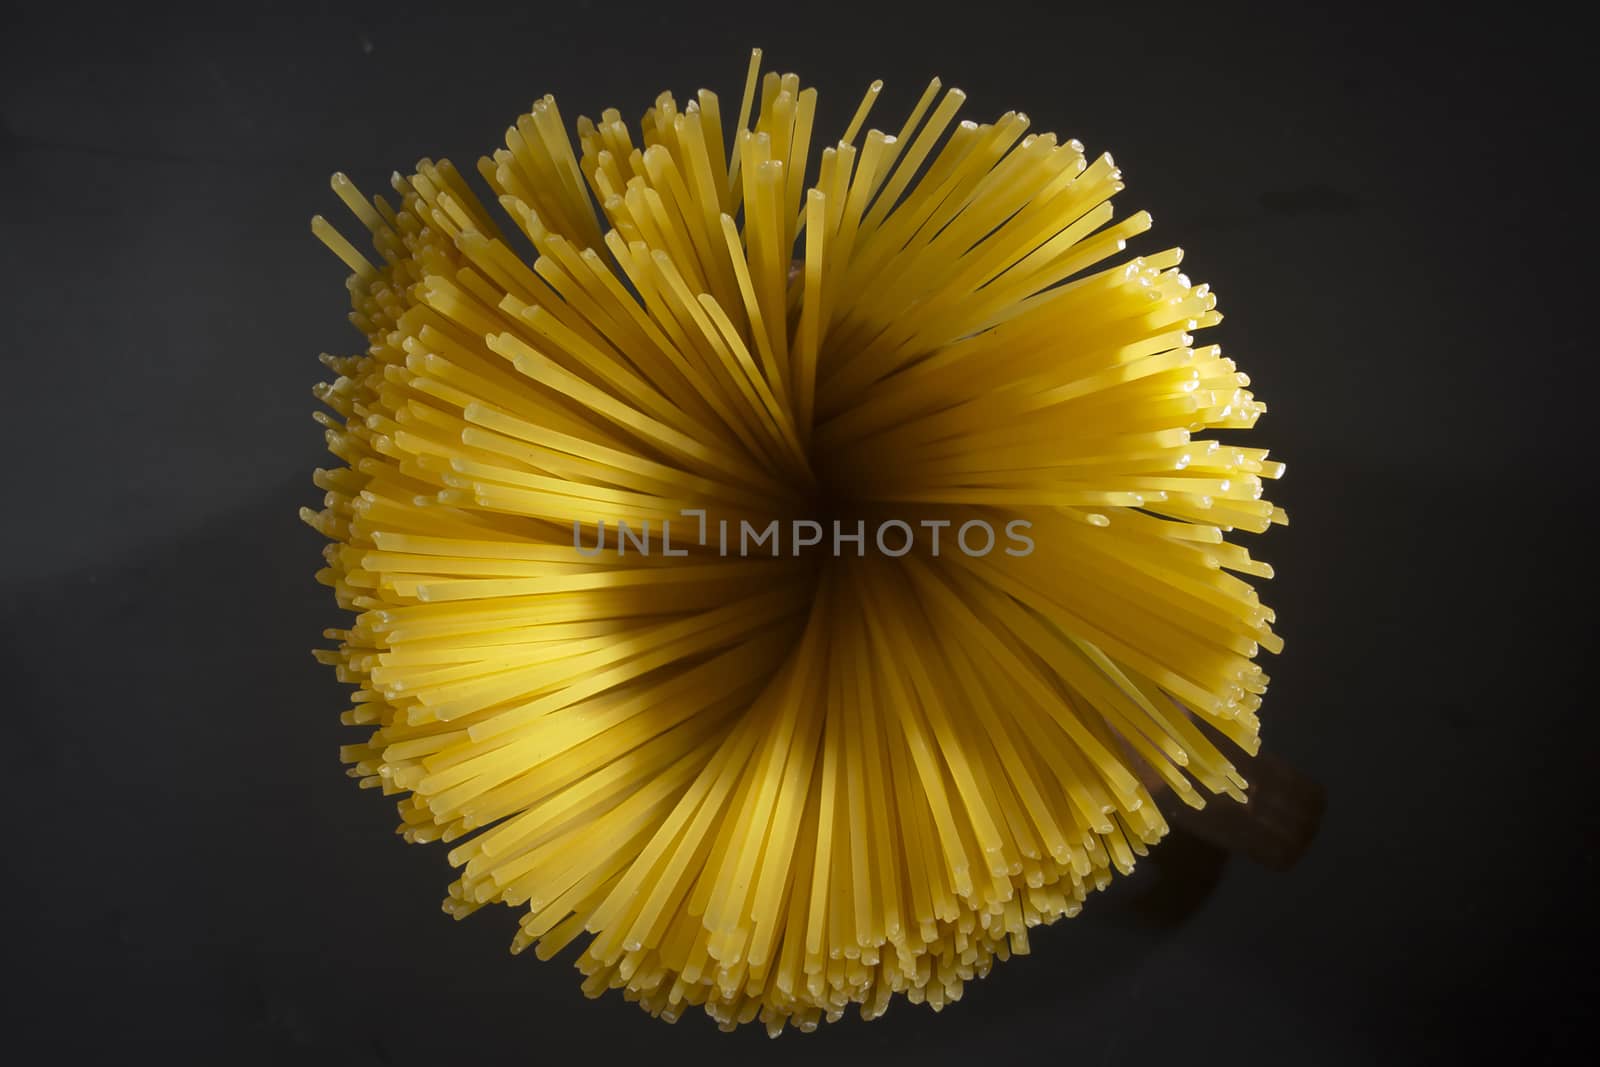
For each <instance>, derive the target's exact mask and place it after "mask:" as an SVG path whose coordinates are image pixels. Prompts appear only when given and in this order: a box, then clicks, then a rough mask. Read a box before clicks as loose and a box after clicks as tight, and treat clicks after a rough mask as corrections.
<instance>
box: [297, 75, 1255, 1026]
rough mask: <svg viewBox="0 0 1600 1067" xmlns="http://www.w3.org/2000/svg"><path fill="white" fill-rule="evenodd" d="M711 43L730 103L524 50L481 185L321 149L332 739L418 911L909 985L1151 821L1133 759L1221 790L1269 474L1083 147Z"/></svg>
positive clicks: (1201, 310)
mask: <svg viewBox="0 0 1600 1067" xmlns="http://www.w3.org/2000/svg"><path fill="white" fill-rule="evenodd" d="M760 59H761V55H760V52H759V51H758V52H756V53H755V55H754V56H753V57H752V59H751V63H750V66H749V73H748V77H747V79H746V82H745V85H744V89H743V93H742V96H741V97H740V99H739V103H738V106H737V109H736V110H734V109H730V111H731V112H733V114H732V119H731V121H729V120H728V118H727V117H725V116H724V112H723V108H722V103H721V102H720V101H719V99H718V97H717V96H716V95H715V94H714V93H711V92H708V91H705V90H701V91H699V92H698V93H696V94H695V95H694V96H693V97H691V98H688V99H685V100H681V101H680V100H678V99H676V98H675V97H673V96H672V95H671V94H670V93H663V94H662V95H660V96H659V97H657V98H656V100H655V102H654V104H653V106H651V107H650V108H649V109H648V110H646V111H645V112H644V115H643V117H642V118H641V119H640V121H639V122H638V124H637V125H636V126H634V127H630V126H629V125H628V124H627V123H625V122H624V121H623V118H622V116H621V114H620V113H618V112H617V111H614V110H607V111H604V112H602V113H601V114H600V117H599V118H598V119H589V118H582V117H580V118H578V120H577V122H576V124H575V127H574V128H573V133H572V134H569V132H568V127H567V124H566V122H565V120H564V119H563V117H562V115H561V112H560V111H559V110H558V108H557V106H556V102H555V100H554V99H553V98H551V97H548V96H547V97H545V98H543V99H542V100H539V101H537V102H536V103H534V105H533V106H532V108H531V110H530V111H529V112H528V113H527V114H525V115H523V116H521V117H520V118H518V119H517V120H516V122H515V123H514V124H513V125H512V126H511V127H510V128H509V129H508V130H507V131H506V136H505V145H504V147H502V148H499V149H496V150H495V151H494V152H493V153H492V154H491V155H490V156H487V157H485V158H483V159H480V160H479V161H478V163H477V168H476V169H477V176H476V177H477V178H478V179H480V180H481V183H482V184H481V185H478V184H477V183H476V182H474V181H472V180H470V179H469V177H468V176H467V175H466V174H463V173H462V172H461V171H459V170H458V169H457V168H456V167H454V166H453V165H451V163H449V162H448V161H446V160H437V161H434V160H428V159H424V160H422V161H421V162H420V163H418V164H417V166H416V168H415V170H414V172H413V173H411V174H409V175H406V176H402V175H400V174H396V175H395V176H394V177H393V179H392V182H391V184H392V186H393V189H392V193H387V194H384V195H377V196H370V197H369V196H368V195H366V194H365V193H363V192H360V191H358V190H357V188H356V186H355V185H354V184H353V183H352V182H351V181H350V180H349V179H348V178H346V177H345V176H343V175H335V176H334V178H333V190H334V192H335V193H336V194H337V195H338V197H339V199H340V200H342V201H343V203H344V205H345V206H346V207H347V208H348V209H349V211H350V213H351V215H352V216H353V219H354V222H355V223H356V227H355V228H356V229H357V230H359V231H361V232H362V241H361V242H360V245H359V246H358V243H357V242H353V241H351V240H349V239H347V238H346V237H345V236H343V235H342V234H341V232H340V230H339V229H337V228H335V227H334V226H333V225H332V224H330V223H329V222H327V221H326V220H324V219H322V218H320V217H319V218H317V219H315V220H313V223H312V228H313V230H314V232H315V233H316V235H317V236H318V237H319V238H321V239H322V241H323V242H324V243H325V244H327V246H328V247H329V248H330V249H332V250H333V252H334V253H336V254H337V255H338V257H339V258H340V259H341V260H342V261H343V262H344V264H345V265H346V266H347V267H348V268H349V270H350V271H351V274H350V276H349V278H348V282H347V288H348V289H349V293H350V298H351V303H352V307H353V311H352V313H351V316H350V319H351V321H352V322H353V323H354V324H355V326H356V327H357V329H359V330H360V331H361V333H362V334H364V335H365V337H366V347H365V348H364V349H363V350H361V351H360V352H357V353H355V354H353V355H345V356H324V357H323V362H324V363H325V364H326V366H327V367H328V368H329V370H330V372H331V376H332V380H331V381H329V382H327V383H324V384H322V385H319V386H318V387H317V388H316V390H315V392H316V396H317V397H318V398H319V399H320V400H321V401H322V403H323V404H324V405H325V406H326V408H327V409H328V412H319V414H318V418H319V420H320V421H321V422H322V424H323V426H324V427H325V430H326V436H327V442H328V448H329V450H330V451H331V452H332V454H333V455H334V456H335V457H336V458H337V460H338V464H337V465H335V466H331V467H330V468H329V469H326V470H319V471H317V472H316V475H315V481H316V484H317V485H318V486H319V487H320V488H321V489H322V490H323V491H324V492H325V494H326V496H325V498H324V503H323V507H322V508H321V509H320V510H315V511H314V510H311V509H306V510H305V511H304V517H305V519H306V521H307V522H309V523H310V524H311V525H312V526H314V527H315V528H316V529H318V530H319V531H321V532H322V533H323V534H324V535H326V536H327V538H328V541H329V543H328V545H327V548H326V551H325V557H326V566H325V567H324V569H323V570H321V571H320V572H319V578H320V580H322V581H323V582H325V583H326V584H327V585H329V586H331V587H332V589H333V590H334V593H335V596H336V598H337V601H338V604H339V605H340V606H341V607H342V608H344V609H346V610H347V611H348V612H350V613H351V615H352V621H351V622H350V623H349V624H348V628H346V629H339V630H331V631H328V632H327V634H326V637H327V638H328V639H329V641H330V642H332V643H334V644H335V645H336V647H335V648H332V649H330V650H328V651H325V652H319V653H318V655H319V658H321V659H322V660H324V661H325V662H327V663H329V664H331V665H332V666H333V667H334V668H335V670H336V672H337V675H338V677H339V679H340V680H341V681H343V682H347V683H349V684H350V685H352V686H353V687H354V690H353V701H352V703H351V706H350V708H349V710H348V711H346V712H345V713H344V715H343V719H344V721H345V722H346V723H347V724H348V725H350V726H352V727H358V728H362V729H363V731H364V732H363V734H362V736H363V737H364V740H360V741H358V742H357V743H355V744H351V745H349V746H347V747H346V748H345V749H344V750H343V752H342V756H343V759H344V761H345V762H346V763H347V764H348V766H349V772H350V774H351V775H352V776H353V777H355V778H357V779H359V781H360V785H361V786H362V787H363V788H372V789H377V790H380V791H382V792H383V793H384V794H387V795H391V796H394V797H396V798H398V805H399V812H400V833H401V834H402V836H403V837H404V838H405V840H407V841H416V842H433V841H437V842H443V843H444V846H445V847H446V848H447V849H448V852H447V855H448V859H449V863H450V864H451V866H452V867H453V868H454V869H455V872H456V877H455V881H454V882H453V883H451V885H450V887H449V892H448V896H447V897H446V899H445V901H444V909H445V911H446V912H448V913H449V914H450V915H452V916H455V917H456V918H462V917H464V916H467V915H469V914H471V913H473V912H475V911H477V910H478V909H480V908H482V907H484V906H485V905H488V904H503V905H507V906H509V907H511V908H512V909H515V911H516V913H517V914H518V915H519V916H520V919H519V925H518V928H517V932H516V934H515V937H514V938H513V940H512V950H513V951H514V952H521V951H523V950H524V949H528V948H532V949H533V950H534V953H535V954H536V955H537V956H539V957H540V958H549V957H551V956H554V955H555V954H557V953H559V952H561V951H562V950H563V949H565V948H567V947H568V946H574V948H575V950H576V951H577V952H578V956H577V965H578V968H579V969H580V971H581V972H582V974H583V976H584V979H583V989H584V991H585V992H586V993H589V994H590V995H599V994H600V993H602V992H603V991H604V990H607V989H620V990H621V991H622V993H623V995H624V996H626V997H627V998H628V999H630V1000H633V1001H636V1002H637V1003H638V1004H640V1005H641V1006H642V1007H644V1008H645V1009H646V1010H647V1011H649V1012H650V1013H651V1014H653V1015H656V1016H659V1017H661V1018H663V1019H666V1020H669V1021H670V1020H675V1019H677V1018H678V1017H679V1016H680V1015H681V1014H682V1013H683V1012H684V1011H685V1010H686V1009H688V1008H690V1007H698V1008H702V1009H703V1010H704V1011H705V1012H707V1013H708V1014H709V1015H711V1016H712V1017H713V1018H714V1019H715V1020H716V1021H717V1022H718V1023H719V1024H720V1025H722V1026H723V1027H724V1028H731V1027H733V1026H736V1025H737V1024H740V1023H745V1022H751V1021H755V1020H759V1021H760V1022H761V1023H762V1024H764V1025H765V1026H766V1027H767V1029H768V1030H769V1031H771V1032H773V1033H777V1032H778V1031H780V1030H781V1029H782V1028H783V1027H784V1026H785V1025H790V1024H792V1025H794V1026H796V1027H798V1028H800V1029H802V1030H809V1029H811V1028H813V1027H815V1026H816V1025H817V1024H818V1023H819V1021H821V1020H824V1019H827V1020H832V1019H836V1018H838V1017H839V1016H840V1014H841V1013H842V1012H844V1011H845V1010H846V1009H847V1008H848V1007H849V1006H850V1005H858V1006H859V1010H860V1012H861V1014H862V1015H863V1016H865V1017H868V1018H872V1017H876V1016H877V1015H879V1014H881V1013H882V1012H883V1011H884V1010H885V1009H886V1008H887V1007H888V1006H889V1004H890V1002H891V1001H892V1000H893V998H894V997H895V996H896V995H897V994H903V995H904V996H905V997H906V999H908V1000H910V1001H912V1002H914V1003H922V1002H926V1003H927V1004H929V1005H931V1006H932V1007H933V1008H935V1009H939V1008H942V1007H943V1006H945V1005H947V1004H949V1003H950V1002H952V1001H955V1000H958V999H959V998H960V997H961V994H962V990H963V988H964V984H965V983H966V982H968V981H971V980H973V979H976V978H979V977H982V976H983V975H985V974H987V973H988V971H989V970H990V968H991V966H992V965H993V964H994V962H995V961H996V960H997V959H998V960H1004V959H1006V958H1008V956H1009V955H1010V954H1011V953H1021V952H1026V951H1028V948H1029V931H1030V930H1031V929H1032V928H1033V927H1035V926H1037V925H1039V924H1041V923H1049V922H1053V921H1054V920H1056V919H1058V918H1060V917H1062V916H1072V915H1076V914H1077V913H1078V911H1079V910H1080V908H1081V907H1082V905H1083V903H1084V901H1085V900H1086V898H1087V897H1088V895H1089V893H1090V892H1091V891H1093V890H1097V889H1104V888H1105V887H1106V886H1107V885H1108V884H1110V882H1111V881H1112V874H1113V872H1118V873H1123V874H1125V873H1127V872H1128V871H1130V870H1131V869H1132V867H1133V864H1134V861H1135V858H1136V857H1138V856H1142V855H1144V854H1145V853H1146V849H1147V848H1148V847H1149V846H1150V845H1152V844H1154V843H1155V842H1157V841H1158V840H1159V839H1160V838H1161V837H1162V835H1163V834H1164V833H1165V831H1166V829H1167V824H1166V822H1165V821H1164V819H1163V818H1162V815H1161V813H1160V812H1159V811H1158V810H1157V805H1156V803H1155V802H1154V800H1153V798H1152V790H1156V791H1158V792H1162V793H1166V794H1170V796H1171V797H1172V798H1175V800H1176V801H1178V802H1181V803H1185V804H1189V805H1191V806H1195V807H1199V806H1201V805H1203V804H1204V803H1205V798H1207V797H1209V796H1213V795H1216V794H1225V795H1226V796H1227V797H1229V798H1232V800H1236V801H1237V800H1242V799H1243V798H1244V792H1243V791H1244V789H1245V788H1246V783H1245V779H1244V778H1243V776H1242V775H1241V774H1240V771H1239V769H1238V767H1237V766H1236V765H1235V763H1234V761H1233V759H1232V758H1230V756H1229V755H1228V752H1229V751H1234V750H1242V751H1243V752H1246V753H1254V752H1255V751H1256V747H1257V727H1258V723H1257V711H1258V709H1259V707H1260V704H1261V698H1262V694H1263V693H1264V692H1265V691H1266V688H1267V676H1266V674H1265V673H1263V671H1262V669H1261V668H1260V667H1259V666H1257V665H1256V664H1255V662H1254V658H1255V657H1256V655H1257V652H1258V650H1260V649H1263V648H1264V649H1266V650H1268V651H1271V652H1277V651H1278V650H1279V648H1280V642H1279V640H1278V638H1277V637H1276V636H1275V635H1274V633H1273V630H1272V623H1273V613H1272V611H1271V610H1270V609H1269V608H1267V607H1266V606H1264V605H1263V604H1262V603H1261V601H1260V599H1259V598H1258V596H1257V594H1256V591H1255V589H1254V588H1253V587H1252V585H1251V583H1250V580H1249V579H1251V578H1266V577H1270V575H1271V569H1270V568H1269V567H1268V566H1267V565H1266V564H1264V563H1261V562H1259V561H1257V560H1255V559H1253V558H1252V557H1251V556H1250V554H1249V553H1248V552H1247V551H1246V550H1245V549H1244V548H1243V547H1240V546H1239V545H1238V544H1236V543H1234V542H1233V541H1230V540H1228V539H1227V538H1226V535H1227V534H1228V533H1230V532H1233V531H1243V532H1249V533H1260V532H1262V531H1264V530H1265V529H1266V528H1267V527H1268V526H1269V525H1270V524H1272V523H1282V522H1284V521H1286V519H1285V516H1284V514H1283V512H1282V511H1281V510H1280V509H1278V508H1276V507H1274V506H1273V505H1272V504H1270V503H1269V502H1268V501H1266V500H1265V499H1263V496H1262V484H1263V481H1264V480H1265V479H1270V478H1276V477H1277V476H1278V475H1279V474H1280V473H1282V470H1283V467H1282V464H1280V463H1278V462H1276V461H1274V460H1272V459H1269V458H1268V456H1267V452H1266V451H1265V450H1264V449H1261V448H1256V447H1246V446H1243V445H1240V444H1235V443H1232V440H1231V438H1233V437H1235V436H1237V435H1225V436H1227V437H1228V438H1230V439H1228V440H1224V439H1219V438H1218V437H1216V436H1209V437H1208V436H1203V435H1204V434H1207V433H1208V432H1210V431H1227V430H1243V429H1247V428H1249V427H1251V426H1252V425H1253V424H1254V423H1255V421H1256V419H1257V417H1258V416H1259V415H1260V414H1261V413H1262V412H1263V411H1264V410H1265V408H1264V406H1263V405H1262V404H1261V403H1260V402H1258V401H1257V400H1256V399H1255V398H1254V397H1253V396H1252V394H1251V392H1250V390H1249V388H1248V386H1249V379H1248V378H1247V377H1246V376H1245V375H1244V374H1242V373H1241V372H1240V371H1239V370H1238V368H1237V367H1236V366H1235V365H1234V363H1233V361H1232V360H1230V359H1228V358H1226V357H1225V356H1223V354H1222V353H1221V351H1220V350H1219V349H1218V347H1217V346H1216V345H1215V344H1201V343H1199V342H1198V341H1197V340H1196V337H1197V335H1198V334H1199V333H1200V332H1201V331H1202V330H1206V329H1208V328H1210V327H1212V326H1215V325H1216V324H1217V323H1218V322H1219V321H1220V319H1221V316H1220V315H1219V313H1218V312H1217V310H1216V297H1215V296H1214V295H1213V294H1212V293H1211V291H1210V290H1209V289H1208V288H1207V286H1205V285H1197V284H1195V283H1193V282H1192V281H1191V280H1190V279H1189V278H1188V277H1187V276H1186V275H1185V274H1184V273H1182V272H1181V271H1180V260H1181V258H1182V255H1181V253H1180V252H1179V251H1178V250H1177V249H1175V248H1174V249H1169V250H1166V251H1160V252H1155V253H1152V254H1147V255H1143V256H1137V257H1134V258H1124V257H1123V255H1122V254H1123V253H1124V250H1125V247H1126V243H1127V242H1128V241H1129V240H1130V239H1131V238H1134V237H1136V236H1137V235H1140V234H1142V233H1144V231H1146V230H1147V229H1149V227H1150V216H1149V215H1148V214H1146V213H1144V212H1138V213H1135V214H1131V215H1126V216H1124V217H1122V218H1120V219H1119V218H1118V217H1117V214H1116V212H1115V211H1114V209H1113V207H1112V200H1113V197H1114V196H1116V194H1118V193H1120V192H1121V191H1122V189H1123V183H1122V175H1121V173H1120V171H1119V170H1118V169H1117V167H1116V165H1115V164H1114V163H1113V162H1112V159H1111V157H1110V156H1109V155H1100V156H1094V157H1091V156H1089V155H1088V154H1087V153H1086V150H1085V149H1084V147H1083V145H1081V144H1079V143H1078V142H1077V141H1073V140H1062V139H1059V138H1058V137H1056V136H1055V135H1054V134H1050V133H1035V132H1031V131H1030V128H1029V126H1030V124H1029V120H1028V117H1027V116H1026V115H1024V114H1022V113H1020V112H1015V111H1008V112H1006V113H1004V114H1002V115H1000V116H998V117H997V118H994V119H993V120H992V121H988V122H979V121H975V120H968V119H962V118H959V116H960V114H961V112H962V109H963V106H964V103H965V96H964V94H963V93H962V92H961V91H960V90H958V89H948V90H947V89H945V88H944V87H943V86H942V85H941V84H940V82H939V81H938V79H935V80H934V81H932V82H931V83H930V84H929V85H928V87H927V89H926V91H925V92H923V93H922V95H921V97H920V98H919V99H918V100H917V102H916V104H915V106H914V107H913V108H912V110H911V113H910V115H909V116H908V117H906V118H905V120H904V122H903V123H900V124H899V125H898V126H894V127H893V128H892V131H891V132H883V131H881V130H879V129H876V128H872V127H871V125H870V123H871V120H872V112H873V106H874V103H875V101H876V100H877V98H878V95H879V91H880V89H881V84H880V83H874V84H873V85H872V86H871V87H870V88H869V89H868V90H867V92H866V95H865V97H864V98H863V99H862V101H861V104H860V106H859V108H857V109H856V110H855V111H854V113H853V117H852V118H851V120H850V122H849V125H848V128H847V129H846V130H845V131H844V132H843V135H842V136H841V137H840V138H839V139H838V140H836V141H833V142H831V143H824V139H823V137H822V136H821V135H820V131H817V130H815V129H814V124H813V118H814V116H815V114H816V105H817V93H816V90H815V89H812V88H806V87H803V86H802V84H801V82H800V79H799V78H798V77H797V76H796V75H793V74H782V75H780V74H777V73H762V71H761V64H760ZM476 189H486V190H487V191H488V192H490V193H492V196H491V197H484V196H481V195H480V193H479V192H477V191H475V190H476ZM1053 948H1054V949H1055V950H1058V951H1071V945H1070V944H1069V943H1062V944H1058V945H1055V946H1053Z"/></svg>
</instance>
